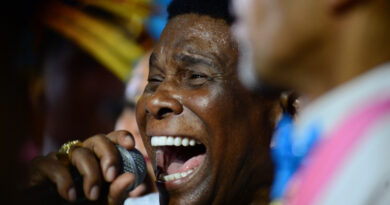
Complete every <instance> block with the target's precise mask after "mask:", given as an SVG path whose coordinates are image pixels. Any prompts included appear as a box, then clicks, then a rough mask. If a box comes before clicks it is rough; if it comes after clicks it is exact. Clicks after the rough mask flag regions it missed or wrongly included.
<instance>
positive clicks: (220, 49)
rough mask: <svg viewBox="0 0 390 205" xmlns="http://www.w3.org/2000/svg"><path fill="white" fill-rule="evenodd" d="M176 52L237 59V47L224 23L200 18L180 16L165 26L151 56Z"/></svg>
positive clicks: (193, 15) (208, 18) (191, 15)
mask: <svg viewBox="0 0 390 205" xmlns="http://www.w3.org/2000/svg"><path fill="white" fill-rule="evenodd" d="M177 52H189V53H198V54H199V53H204V54H208V55H214V57H216V58H224V57H226V56H229V57H230V58H232V55H234V57H236V55H237V46H236V43H235V41H234V40H233V38H232V36H231V34H230V27H229V25H228V24H227V23H226V21H224V20H222V19H215V18H212V17H209V16H204V15H197V14H184V15H179V16H176V17H174V18H173V19H171V20H170V21H169V22H168V24H167V26H166V27H165V29H164V31H163V33H162V35H161V38H160V40H159V42H158V43H157V45H156V47H155V49H154V55H157V56H160V55H161V56H162V55H165V56H167V55H168V56H170V55H174V54H175V53H177Z"/></svg>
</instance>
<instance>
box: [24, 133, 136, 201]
mask: <svg viewBox="0 0 390 205" xmlns="http://www.w3.org/2000/svg"><path fill="white" fill-rule="evenodd" d="M115 144H119V145H120V146H122V147H124V148H126V149H133V148H134V147H135V143H134V139H133V136H132V135H131V134H130V133H129V132H127V131H115V132H111V133H109V134H108V135H102V134H100V135H95V136H92V137H90V138H88V139H87V140H85V141H84V142H83V145H82V147H76V148H74V149H73V150H72V154H71V156H69V157H70V159H69V161H70V164H71V165H72V166H74V167H75V168H76V169H77V170H78V172H79V173H80V174H81V175H82V176H83V191H84V194H85V196H86V197H87V198H88V199H89V200H92V201H95V200H97V199H98V198H99V195H100V190H101V188H102V187H101V186H102V183H103V182H104V181H106V182H108V183H110V185H109V191H108V196H107V201H108V204H120V203H122V202H123V200H124V199H125V197H126V196H127V193H125V190H126V188H127V187H129V186H131V185H132V184H133V183H134V180H135V176H134V174H132V173H124V174H121V175H119V176H118V172H119V162H120V158H119V153H118V151H117V149H116V148H115ZM47 180H50V181H51V182H53V183H54V184H56V186H57V190H58V193H59V195H60V196H61V197H63V198H64V199H66V200H68V201H74V200H76V189H75V185H74V182H73V179H72V177H71V174H70V172H69V167H67V166H66V165H64V164H63V163H62V162H60V161H59V160H58V159H57V157H56V153H50V154H48V155H47V156H43V157H37V158H35V159H34V160H33V162H32V165H31V169H30V177H29V185H30V186H35V185H38V184H41V183H44V182H46V181H47Z"/></svg>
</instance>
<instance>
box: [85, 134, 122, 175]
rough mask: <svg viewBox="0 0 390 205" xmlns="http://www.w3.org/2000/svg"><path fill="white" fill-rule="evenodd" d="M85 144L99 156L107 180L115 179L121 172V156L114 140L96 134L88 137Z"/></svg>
mask: <svg viewBox="0 0 390 205" xmlns="http://www.w3.org/2000/svg"><path fill="white" fill-rule="evenodd" d="M83 146H84V147H86V148H88V149H90V150H92V152H93V153H94V154H95V155H96V156H97V157H98V158H99V160H100V167H101V172H102V173H103V176H104V179H105V180H106V181H107V182H111V181H112V180H114V179H115V177H116V176H117V174H118V172H119V162H120V157H119V153H118V150H117V149H116V147H115V145H114V144H113V142H111V141H110V140H109V139H108V138H107V137H106V136H105V135H95V136H93V137H91V138H89V139H87V140H86V141H85V142H84V143H83Z"/></svg>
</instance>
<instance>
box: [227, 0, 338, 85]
mask: <svg viewBox="0 0 390 205" xmlns="http://www.w3.org/2000/svg"><path fill="white" fill-rule="evenodd" d="M325 3H326V1H312V0H298V1H288V0H233V6H234V7H233V8H234V12H235V14H236V15H237V17H238V20H237V22H236V24H235V26H234V29H233V31H234V33H235V34H236V36H237V38H238V39H239V43H240V45H242V46H243V48H245V49H244V50H245V51H246V52H247V53H246V54H245V53H244V57H243V58H242V61H243V62H240V72H242V73H241V74H240V75H241V76H242V79H243V81H244V82H245V81H247V80H248V79H249V80H250V76H256V77H257V80H259V81H257V82H255V81H254V82H251V83H250V85H249V86H253V85H254V84H256V83H257V84H259V83H260V86H261V84H263V83H265V84H266V85H271V86H276V87H278V88H285V87H287V88H297V87H298V88H299V87H300V86H302V85H308V84H310V83H312V82H313V80H314V81H315V80H316V78H317V77H320V76H321V72H323V71H322V68H323V67H321V65H325V64H324V62H323V61H322V60H323V59H325V58H324V56H325V54H324V46H323V45H324V43H325V40H324V37H325V36H327V34H328V33H329V31H328V29H326V28H328V27H327V26H329V25H328V21H327V19H326V16H327V15H326V13H327V12H330V11H326V10H325V9H324V8H325V6H324V5H323V4H325ZM248 53H249V55H248ZM248 57H250V58H251V59H245V58H248ZM251 61H253V66H251V65H250V62H251ZM241 65H242V66H241Z"/></svg>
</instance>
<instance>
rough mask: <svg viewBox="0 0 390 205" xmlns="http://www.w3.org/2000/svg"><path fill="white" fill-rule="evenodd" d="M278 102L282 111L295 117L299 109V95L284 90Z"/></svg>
mask: <svg viewBox="0 0 390 205" xmlns="http://www.w3.org/2000/svg"><path fill="white" fill-rule="evenodd" d="M280 104H281V106H282V109H283V112H286V113H288V114H290V115H291V116H292V117H295V115H296V114H297V112H298V110H299V97H298V94H297V93H295V92H293V91H286V92H283V93H282V94H281V95H280Z"/></svg>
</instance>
